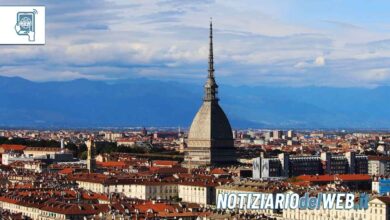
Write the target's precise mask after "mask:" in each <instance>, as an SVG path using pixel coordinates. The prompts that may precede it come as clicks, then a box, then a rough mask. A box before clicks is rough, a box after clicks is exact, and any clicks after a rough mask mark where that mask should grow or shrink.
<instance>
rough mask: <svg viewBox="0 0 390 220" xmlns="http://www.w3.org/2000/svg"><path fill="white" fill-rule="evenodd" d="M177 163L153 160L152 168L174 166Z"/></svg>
mask: <svg viewBox="0 0 390 220" xmlns="http://www.w3.org/2000/svg"><path fill="white" fill-rule="evenodd" d="M177 164H178V162H177V161H175V160H154V161H153V165H154V166H175V165H177Z"/></svg>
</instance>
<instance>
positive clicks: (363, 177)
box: [297, 174, 371, 182]
mask: <svg viewBox="0 0 390 220" xmlns="http://www.w3.org/2000/svg"><path fill="white" fill-rule="evenodd" d="M297 179H299V180H301V181H308V182H332V181H335V180H341V181H370V180H371V177H370V176H369V175H367V174H339V175H318V176H317V175H301V176H298V177H297Z"/></svg>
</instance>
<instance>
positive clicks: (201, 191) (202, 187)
mask: <svg viewBox="0 0 390 220" xmlns="http://www.w3.org/2000/svg"><path fill="white" fill-rule="evenodd" d="M216 185H217V184H215V183H205V182H183V183H179V184H178V190H179V198H181V199H182V201H183V202H189V203H197V204H201V205H204V206H207V205H213V204H215V186H216Z"/></svg>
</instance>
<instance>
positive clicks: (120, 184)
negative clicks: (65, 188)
mask: <svg viewBox="0 0 390 220" xmlns="http://www.w3.org/2000/svg"><path fill="white" fill-rule="evenodd" d="M75 180H76V183H77V184H78V185H79V187H80V188H83V189H85V190H91V191H92V192H96V193H108V194H110V193H123V194H124V195H125V196H127V197H130V198H137V199H171V198H176V197H177V196H178V186H177V183H169V182H159V181H154V180H146V179H145V180H142V179H116V178H107V179H88V178H87V179H75Z"/></svg>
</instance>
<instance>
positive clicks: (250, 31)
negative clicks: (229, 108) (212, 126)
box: [0, 0, 390, 86]
mask: <svg viewBox="0 0 390 220" xmlns="http://www.w3.org/2000/svg"><path fill="white" fill-rule="evenodd" d="M260 2H261V4H260V3H259V2H258V1H257V0H256V1H252V0H246V1H232V0H226V1H219V0H216V1H214V0H202V1H189V0H188V1H187V0H184V1H183V0H164V1H154V0H143V1H134V2H132V3H128V1H125V0H117V1H105V0H95V1H79V2H75V1H61V2H53V1H37V0H36V1H27V0H24V1H20V3H18V4H21V5H23V4H24V5H34V4H39V5H46V11H47V19H46V22H47V30H46V33H47V36H46V37H47V43H46V45H45V46H39V47H35V46H33V47H27V46H4V47H2V50H0V56H1V57H2V59H1V60H0V66H1V69H0V74H1V75H7V76H22V77H25V78H29V79H32V80H40V81H44V80H69V79H75V78H80V77H82V78H90V79H101V80H105V79H123V78H129V77H145V76H146V77H149V78H154V79H164V80H183V81H193V80H197V81H199V82H200V81H201V80H203V79H204V77H205V75H206V70H207V56H208V22H209V18H210V17H213V22H214V55H215V68H216V75H217V78H218V81H219V82H223V83H229V84H246V85H259V84H266V85H292V86H297V85H321V86H322V85H327V86H351V85H352V86H375V85H387V84H389V85H390V83H389V79H388V70H387V67H388V66H389V65H390V46H389V45H390V44H389V40H388V39H390V33H389V32H390V31H388V28H387V29H386V28H381V29H379V28H378V29H375V28H373V27H376V26H380V24H378V25H376V26H375V25H371V24H368V23H366V22H364V21H361V20H359V19H358V18H355V20H353V21H350V20H348V19H346V18H343V17H337V16H335V15H334V14H333V13H332V12H331V11H328V12H321V13H324V14H323V15H322V17H321V16H320V14H321V13H318V14H311V13H310V10H306V11H305V13H302V14H300V15H302V16H303V15H304V16H306V17H305V19H302V20H300V19H298V18H295V17H293V18H292V17H290V16H291V12H295V10H303V9H297V7H298V6H296V5H294V4H290V3H289V2H286V3H284V4H283V5H281V4H277V3H272V2H270V1H263V0H260ZM6 4H15V3H14V1H6V0H0V5H6ZM316 4H320V5H322V4H325V3H313V5H316ZM343 4H347V5H348V3H343ZM350 4H352V5H354V4H355V3H352V2H351V3H350ZM298 5H299V6H305V7H314V6H312V4H308V3H303V2H299V3H298ZM305 7H302V8H305ZM337 10H339V9H337ZM372 13H373V14H375V11H372ZM295 14H296V12H295ZM351 16H352V15H351ZM298 17H299V16H298ZM383 19H384V18H383ZM324 21H325V22H324ZM383 22H390V21H388V19H387V18H386V19H384V21H383ZM329 24H331V25H329ZM29 69H34V70H36V71H34V72H30V71H28V70H29ZM38 74H39V75H38Z"/></svg>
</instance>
